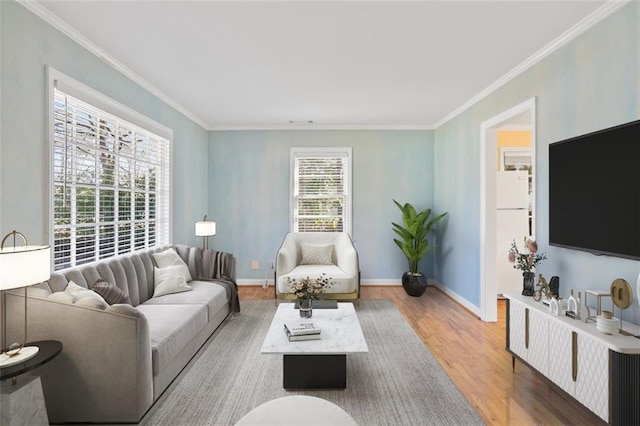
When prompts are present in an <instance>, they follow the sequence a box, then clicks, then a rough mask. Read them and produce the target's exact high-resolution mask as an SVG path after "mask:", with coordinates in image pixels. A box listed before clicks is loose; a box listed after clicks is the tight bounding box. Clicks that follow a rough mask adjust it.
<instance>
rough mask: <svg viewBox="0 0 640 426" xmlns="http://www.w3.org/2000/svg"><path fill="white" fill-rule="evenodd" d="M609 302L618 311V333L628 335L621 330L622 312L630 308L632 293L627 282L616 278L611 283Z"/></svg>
mask: <svg viewBox="0 0 640 426" xmlns="http://www.w3.org/2000/svg"><path fill="white" fill-rule="evenodd" d="M611 301H612V302H613V304H614V305H615V306H617V307H618V308H619V309H620V333H621V334H624V335H630V334H629V333H627V332H626V331H624V330H623V329H622V311H623V310H624V309H627V308H628V307H629V306H631V302H632V301H633V291H632V290H631V286H630V285H629V283H628V282H627V280H625V279H623V278H616V279H615V280H613V282H612V283H611Z"/></svg>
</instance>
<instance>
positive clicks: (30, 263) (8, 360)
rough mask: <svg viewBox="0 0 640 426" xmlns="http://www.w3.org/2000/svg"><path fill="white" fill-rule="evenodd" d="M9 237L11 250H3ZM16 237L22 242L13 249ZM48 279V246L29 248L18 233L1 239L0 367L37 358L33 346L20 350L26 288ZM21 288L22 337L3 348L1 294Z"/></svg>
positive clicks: (1, 298)
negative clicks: (0, 322) (11, 240)
mask: <svg viewBox="0 0 640 426" xmlns="http://www.w3.org/2000/svg"><path fill="white" fill-rule="evenodd" d="M9 237H13V247H8V248H5V247H4V243H5V242H6V241H7V238H9ZM16 237H20V238H21V239H22V241H23V245H22V246H16ZM50 277H51V249H50V248H49V246H30V245H28V243H27V238H26V237H25V236H24V234H22V233H21V232H18V231H15V230H14V231H12V232H10V233H8V234H7V235H5V237H4V238H3V239H2V243H0V305H1V306H2V312H3V316H4V318H2V328H1V333H0V349H1V351H0V352H2V351H4V353H1V354H0V366H2V367H7V366H9V365H14V364H17V363H20V362H24V361H26V360H28V359H30V358H32V357H34V356H36V355H37V353H38V350H39V348H38V347H37V346H24V345H25V343H26V342H27V287H28V286H30V285H33V284H37V283H40V282H42V281H46V280H48V279H49V278H50ZM21 287H22V288H24V336H23V339H22V343H12V344H11V345H9V346H7V342H6V340H7V335H6V329H7V328H6V326H7V310H6V303H5V302H6V301H5V294H4V292H5V290H12V289H17V288H21Z"/></svg>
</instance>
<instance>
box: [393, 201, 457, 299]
mask: <svg viewBox="0 0 640 426" xmlns="http://www.w3.org/2000/svg"><path fill="white" fill-rule="evenodd" d="M393 202H394V203H395V204H396V206H398V208H399V209H400V211H401V212H402V225H399V224H397V223H395V222H391V225H393V232H395V233H396V234H397V235H398V236H399V237H400V238H399V239H398V238H394V239H393V241H394V242H395V243H396V245H397V246H398V247H400V250H402V253H404V255H405V256H406V258H407V260H408V261H409V271H407V272H405V273H404V274H403V275H402V287H403V288H404V290H405V291H406V292H407V294H408V295H410V296H416V297H419V296H422V294H423V293H424V292H425V291H426V289H427V278H426V276H425V275H424V274H423V273H422V272H420V271H419V265H420V260H422V258H423V257H424V256H426V255H427V254H428V253H429V252H430V251H431V250H433V249H434V247H435V246H434V245H429V240H428V238H427V237H428V235H429V233H430V232H431V230H432V229H433V227H434V226H435V225H436V224H437V223H438V222H440V220H442V218H443V217H445V216H446V214H447V213H446V212H445V213H442V214H440V215H438V216H435V217H433V218H431V219H430V217H431V209H427V210H423V211H421V212H418V211H416V209H415V207H413V205H411V203H405V204H404V205H402V204H400V203H398V202H397V201H396V200H393Z"/></svg>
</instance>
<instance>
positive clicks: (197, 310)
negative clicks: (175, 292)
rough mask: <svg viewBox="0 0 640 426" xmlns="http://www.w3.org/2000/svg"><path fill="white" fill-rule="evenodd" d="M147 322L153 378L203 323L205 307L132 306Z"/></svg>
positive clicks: (204, 321)
mask: <svg viewBox="0 0 640 426" xmlns="http://www.w3.org/2000/svg"><path fill="white" fill-rule="evenodd" d="M136 309H137V310H138V311H139V312H141V313H142V314H144V316H145V317H146V318H147V322H148V323H149V337H150V340H151V360H152V365H153V375H154V376H156V375H158V373H159V372H161V371H164V369H165V368H166V367H167V365H169V363H170V362H171V361H172V360H173V359H174V358H175V357H176V355H178V354H179V353H180V351H182V349H183V348H185V347H186V346H187V345H188V344H189V342H191V340H192V339H193V338H194V337H195V336H196V335H197V334H198V333H199V332H200V330H202V328H203V327H204V326H205V325H206V324H207V316H208V315H207V306H206V305H204V304H182V305H154V304H149V303H144V304H142V305H138V306H136Z"/></svg>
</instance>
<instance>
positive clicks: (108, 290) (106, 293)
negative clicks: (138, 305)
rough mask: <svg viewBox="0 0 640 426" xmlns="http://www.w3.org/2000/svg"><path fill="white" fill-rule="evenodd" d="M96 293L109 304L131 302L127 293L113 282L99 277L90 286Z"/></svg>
mask: <svg viewBox="0 0 640 426" xmlns="http://www.w3.org/2000/svg"><path fill="white" fill-rule="evenodd" d="M91 289H92V290H93V291H95V292H96V293H98V294H99V295H100V296H102V298H103V299H104V300H105V302H107V303H108V304H109V305H115V304H118V303H128V304H131V300H130V299H129V295H128V294H127V293H125V292H124V291H122V290H120V289H119V288H118V286H116V285H115V284H111V283H109V282H106V281H105V280H103V279H99V280H98V281H97V282H96V283H95V284H94V285H93V287H92V288H91Z"/></svg>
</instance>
